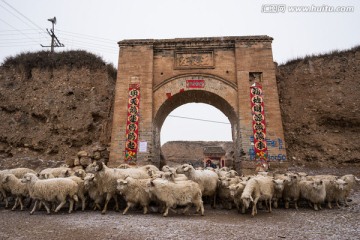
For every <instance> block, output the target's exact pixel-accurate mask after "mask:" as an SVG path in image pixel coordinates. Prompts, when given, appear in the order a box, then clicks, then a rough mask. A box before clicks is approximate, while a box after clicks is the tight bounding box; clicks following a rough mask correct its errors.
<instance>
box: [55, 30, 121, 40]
mask: <svg viewBox="0 0 360 240" xmlns="http://www.w3.org/2000/svg"><path fill="white" fill-rule="evenodd" d="M58 31H59V32H62V33H64V34H67V35H75V36H81V38H90V39H91V38H94V40H95V39H97V40H96V41H100V40H102V41H107V42H111V43H114V44H116V43H117V42H118V41H116V40H113V39H108V38H102V37H96V36H92V35H88V34H83V33H74V32H69V31H64V30H60V29H58ZM84 36H85V37H84Z"/></svg>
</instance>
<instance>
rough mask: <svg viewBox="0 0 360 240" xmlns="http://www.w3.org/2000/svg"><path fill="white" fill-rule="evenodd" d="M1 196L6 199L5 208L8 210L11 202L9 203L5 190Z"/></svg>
mask: <svg viewBox="0 0 360 240" xmlns="http://www.w3.org/2000/svg"><path fill="white" fill-rule="evenodd" d="M1 194H2V196H3V198H4V201H5V208H7V207H8V206H9V201H8V199H7V197H6V193H5V191H4V190H3V189H1Z"/></svg>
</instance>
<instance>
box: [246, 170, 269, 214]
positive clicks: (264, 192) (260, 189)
mask: <svg viewBox="0 0 360 240" xmlns="http://www.w3.org/2000/svg"><path fill="white" fill-rule="evenodd" d="M273 195H274V183H273V178H272V177H263V176H257V177H254V178H252V179H250V180H249V181H248V182H247V183H246V186H245V188H244V191H243V193H242V195H241V200H242V203H243V205H244V207H245V209H247V208H249V206H250V203H252V204H253V206H252V211H251V215H252V216H255V215H256V214H257V206H256V204H257V202H258V201H259V200H261V201H265V205H266V208H267V209H268V212H272V208H271V200H272V197H273Z"/></svg>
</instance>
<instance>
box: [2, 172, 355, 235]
mask: <svg viewBox="0 0 360 240" xmlns="http://www.w3.org/2000/svg"><path fill="white" fill-rule="evenodd" d="M296 170H298V171H305V172H307V173H309V174H320V173H329V174H337V175H344V174H348V173H352V174H355V175H356V176H360V167H358V166H356V167H334V168H328V169H322V170H319V169H299V168H297V169H296ZM351 199H352V201H351V202H349V206H348V207H345V206H342V207H341V208H340V209H337V208H334V209H327V208H324V209H323V210H321V211H318V212H316V211H314V210H312V209H310V208H308V207H306V206H304V205H303V206H301V207H300V208H299V210H298V211H296V210H295V209H294V208H291V209H283V208H279V209H274V210H273V212H272V213H268V212H266V211H265V210H259V211H258V215H256V216H255V217H251V215H250V213H247V214H245V215H243V214H238V213H237V211H236V210H235V209H233V210H225V209H221V207H218V208H217V209H211V207H210V206H209V205H206V206H205V216H200V215H197V214H193V213H194V209H191V211H190V214H189V215H181V214H176V213H173V212H170V213H169V216H168V217H166V218H165V217H162V216H161V215H160V214H158V213H150V214H148V215H143V214H142V212H141V211H140V210H129V212H128V214H127V215H125V216H124V215H122V214H121V213H118V212H115V211H111V210H110V211H108V213H107V214H106V215H101V214H100V212H93V211H91V210H86V211H85V212H81V211H77V212H75V213H72V214H68V213H67V212H66V209H63V211H62V212H61V213H58V214H51V215H46V212H45V211H38V212H35V213H34V215H30V214H29V210H26V211H23V212H21V211H19V210H17V211H11V210H9V209H4V206H3V204H1V205H0V239H78V240H81V239H326V240H328V239H359V238H360V184H357V185H356V186H355V188H354V192H353V193H352V195H351Z"/></svg>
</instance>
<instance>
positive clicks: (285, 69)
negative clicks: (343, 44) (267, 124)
mask: <svg viewBox="0 0 360 240" xmlns="http://www.w3.org/2000/svg"><path fill="white" fill-rule="evenodd" d="M277 82H278V89H279V95H280V96H279V97H280V106H281V114H282V119H283V123H284V132H285V140H286V143H287V153H288V156H289V159H290V160H291V161H293V162H298V163H303V164H309V163H317V164H318V163H320V164H336V163H359V162H360V149H359V144H358V142H359V141H358V139H359V136H360V47H356V48H353V49H351V50H348V51H342V52H333V53H329V54H324V55H319V56H312V57H306V58H305V59H299V60H294V61H291V62H289V63H287V64H285V65H281V66H279V67H278V68H277Z"/></svg>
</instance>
